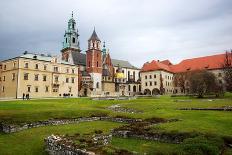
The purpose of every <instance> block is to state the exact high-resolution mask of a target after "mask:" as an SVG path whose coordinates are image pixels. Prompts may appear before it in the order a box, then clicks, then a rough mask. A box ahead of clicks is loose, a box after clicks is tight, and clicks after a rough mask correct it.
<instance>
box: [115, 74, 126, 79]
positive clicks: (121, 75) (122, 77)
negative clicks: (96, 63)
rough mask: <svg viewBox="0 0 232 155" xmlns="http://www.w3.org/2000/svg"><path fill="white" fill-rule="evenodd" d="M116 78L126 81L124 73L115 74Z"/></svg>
mask: <svg viewBox="0 0 232 155" xmlns="http://www.w3.org/2000/svg"><path fill="white" fill-rule="evenodd" d="M115 77H116V78H118V79H124V78H125V77H124V73H116V74H115Z"/></svg>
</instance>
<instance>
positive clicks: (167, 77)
mask: <svg viewBox="0 0 232 155" xmlns="http://www.w3.org/2000/svg"><path fill="white" fill-rule="evenodd" d="M153 77H154V79H155V78H157V76H156V74H154V75H153ZM145 79H148V76H147V75H145ZM149 79H152V75H149ZM165 79H168V80H173V77H172V76H169V75H165Z"/></svg>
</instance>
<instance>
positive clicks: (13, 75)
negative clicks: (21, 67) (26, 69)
mask: <svg viewBox="0 0 232 155" xmlns="http://www.w3.org/2000/svg"><path fill="white" fill-rule="evenodd" d="M14 80H15V73H12V81H14Z"/></svg>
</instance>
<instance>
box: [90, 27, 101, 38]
mask: <svg viewBox="0 0 232 155" xmlns="http://www.w3.org/2000/svg"><path fill="white" fill-rule="evenodd" d="M89 40H98V41H100V39H99V38H98V36H97V33H96V31H95V29H94V30H93V33H92V36H91V37H90V38H89Z"/></svg>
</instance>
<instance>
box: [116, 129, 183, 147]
mask: <svg viewBox="0 0 232 155" xmlns="http://www.w3.org/2000/svg"><path fill="white" fill-rule="evenodd" d="M112 135H113V136H116V137H123V138H130V137H132V138H138V139H143V140H152V141H159V142H165V143H175V144H179V143H181V142H183V140H184V139H185V138H186V137H185V136H184V135H175V134H168V133H150V134H148V133H146V132H144V133H143V134H138V133H136V132H133V131H127V130H121V131H120V130H116V131H115V130H114V131H113V132H112Z"/></svg>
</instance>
